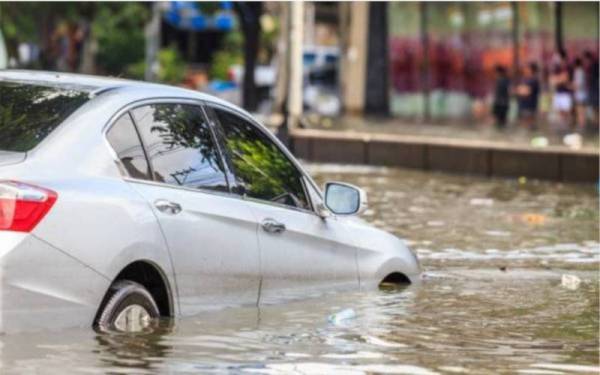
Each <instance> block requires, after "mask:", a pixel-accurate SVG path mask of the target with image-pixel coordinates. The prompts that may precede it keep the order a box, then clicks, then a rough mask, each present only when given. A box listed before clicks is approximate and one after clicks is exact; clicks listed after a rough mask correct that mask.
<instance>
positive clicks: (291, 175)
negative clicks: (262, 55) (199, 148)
mask: <svg viewBox="0 0 600 375" xmlns="http://www.w3.org/2000/svg"><path fill="white" fill-rule="evenodd" d="M209 116H214V120H215V122H218V123H219V124H220V127H219V128H218V129H219V139H220V140H221V142H222V143H223V146H222V148H223V150H224V151H225V153H226V158H225V159H226V160H227V162H228V164H229V165H230V169H231V171H232V172H233V173H234V174H235V180H234V185H235V186H234V191H235V192H236V193H238V194H240V195H241V196H243V197H244V199H245V201H246V202H247V203H248V205H249V206H250V207H251V208H252V211H253V212H254V214H255V216H256V218H257V220H258V223H259V225H260V229H259V231H258V237H259V244H260V250H261V269H262V276H263V280H262V288H261V302H267V303H269V302H275V301H277V300H278V299H282V298H284V299H285V298H294V297H300V296H306V295H308V294H310V293H312V292H315V291H319V290H323V289H331V288H357V287H358V272H357V265H356V248H355V247H354V244H353V243H352V242H351V240H350V238H349V236H347V235H346V232H345V227H344V226H343V224H342V223H341V222H338V221H337V220H335V218H333V219H330V220H323V219H322V218H321V217H319V216H318V215H316V214H315V212H314V210H313V209H312V203H311V199H310V197H309V194H307V191H306V186H305V181H304V178H303V174H302V172H301V171H300V170H299V169H298V168H297V166H296V165H295V164H294V163H293V162H292V161H291V159H290V158H289V157H288V156H287V155H286V154H285V153H284V152H283V151H282V149H280V147H279V146H278V145H277V144H276V142H274V141H273V139H272V138H271V137H270V136H269V135H267V133H265V132H263V131H262V130H261V129H259V127H258V126H256V125H254V124H253V123H251V122H250V121H249V120H248V119H245V118H244V117H242V116H240V115H238V114H236V113H234V112H231V111H229V110H226V109H224V108H219V107H212V111H211V110H209Z"/></svg>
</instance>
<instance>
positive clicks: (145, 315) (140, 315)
mask: <svg viewBox="0 0 600 375" xmlns="http://www.w3.org/2000/svg"><path fill="white" fill-rule="evenodd" d="M151 319H152V318H151V317H150V313H149V312H148V310H146V308H145V307H143V306H141V305H137V304H134V305H130V306H127V307H126V308H125V309H123V311H121V312H120V313H119V315H117V318H116V319H115V328H116V329H117V330H118V331H122V332H139V331H141V330H143V329H144V328H147V327H148V326H149V325H150V321H151Z"/></svg>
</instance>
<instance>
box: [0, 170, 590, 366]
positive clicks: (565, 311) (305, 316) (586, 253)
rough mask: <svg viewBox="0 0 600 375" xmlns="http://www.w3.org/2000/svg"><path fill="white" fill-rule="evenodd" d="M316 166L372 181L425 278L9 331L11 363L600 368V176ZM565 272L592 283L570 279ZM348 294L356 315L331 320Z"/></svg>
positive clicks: (322, 176) (372, 213) (6, 359)
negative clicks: (178, 313) (154, 320)
mask: <svg viewBox="0 0 600 375" xmlns="http://www.w3.org/2000/svg"><path fill="white" fill-rule="evenodd" d="M310 169H311V171H312V172H313V174H314V175H315V176H316V178H317V180H319V181H321V182H322V181H324V180H329V179H335V180H344V181H348V182H351V183H355V184H357V185H360V186H363V187H365V188H366V189H367V190H368V192H369V198H370V202H371V205H370V207H371V209H370V210H369V211H367V212H366V213H365V218H366V219H367V220H368V221H371V222H373V223H374V224H375V225H378V226H380V227H383V228H385V229H387V230H390V231H393V232H395V233H396V234H398V235H400V236H402V237H403V238H405V239H406V240H407V241H408V242H409V244H410V245H411V246H412V247H413V248H414V249H416V250H417V252H418V254H419V256H420V258H421V262H422V264H423V266H424V268H425V278H424V281H423V283H422V284H420V285H413V286H409V287H408V288H406V289H403V290H399V291H377V292H369V293H341V294H332V295H327V296H324V297H322V298H318V299H311V300H305V301H298V302H293V303H288V304H285V305H278V306H267V307H262V308H260V309H257V308H235V309H228V310H225V311H221V312H211V313H206V314H202V315H200V316H198V317H195V318H191V319H185V320H182V321H178V322H175V323H173V322H165V324H163V327H162V328H161V330H160V331H159V332H154V333H152V334H147V335H135V336H128V335H96V334H95V333H94V332H93V331H91V330H67V331H62V332H60V333H57V332H47V333H37V334H27V335H9V336H3V337H0V344H1V347H0V352H1V357H0V358H2V364H1V366H2V367H1V368H0V372H1V373H3V374H5V373H65V372H87V373H107V372H111V373H128V374H129V373H211V372H219V373H221V372H226V373H261V374H280V373H281V374H288V373H298V374H329V373H344V374H355V373H356V374H362V373H369V374H370V373H394V374H432V373H472V374H482V373H523V374H563V373H564V374H566V373H569V374H570V373H592V374H598V373H599V372H600V369H599V368H598V358H599V353H598V340H599V333H598V331H599V319H598V313H599V298H598V295H599V287H598V281H599V275H598V266H599V264H600V244H599V238H598V195H597V190H596V188H595V187H594V186H574V185H557V184H551V183H540V182H526V183H524V184H521V183H518V182H517V181H509V180H486V179H476V178H472V179H471V178H465V177H453V176H447V175H442V174H428V173H422V172H412V171H406V170H394V169H384V168H360V167H352V168H340V167H334V166H316V165H315V166H311V167H310ZM563 274H569V275H576V276H578V277H579V278H580V279H582V284H581V285H580V286H579V287H578V288H577V289H576V290H570V289H567V288H565V287H563V286H561V276H562V275H563ZM346 308H352V309H354V311H355V312H356V317H355V318H354V319H350V320H347V321H344V322H343V323H338V324H332V323H329V322H328V320H327V317H328V315H330V314H332V313H335V312H338V311H340V310H342V309H346Z"/></svg>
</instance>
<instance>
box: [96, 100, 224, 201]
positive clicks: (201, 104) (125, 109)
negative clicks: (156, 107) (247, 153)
mask: <svg viewBox="0 0 600 375" xmlns="http://www.w3.org/2000/svg"><path fill="white" fill-rule="evenodd" d="M153 104H180V105H193V106H196V107H199V110H200V113H201V114H202V116H203V117H204V120H205V121H207V124H208V126H209V132H210V134H211V139H212V141H213V143H215V145H217V148H218V149H219V146H218V141H217V139H216V135H215V132H214V129H213V127H212V125H211V123H210V121H209V120H210V119H209V118H207V116H206V112H205V111H204V102H203V101H202V100H195V99H189V98H152V99H143V100H138V101H135V102H131V103H129V104H127V105H125V106H123V107H122V108H121V109H119V110H118V111H117V112H115V114H114V115H113V116H111V118H110V119H109V120H108V122H107V124H106V125H104V126H103V128H102V137H103V138H104V143H105V144H106V146H107V147H108V149H109V152H110V155H111V156H112V157H113V161H114V162H115V163H116V165H117V167H118V169H119V172H120V174H121V178H122V179H123V180H124V181H130V182H137V183H148V184H151V185H157V186H162V187H170V188H179V189H183V190H186V191H196V192H202V193H209V194H216V195H220V196H223V195H229V194H233V193H232V192H231V185H230V183H229V177H228V176H227V173H225V182H226V184H227V191H225V192H223V191H218V190H213V189H207V188H190V187H187V186H182V185H180V186H178V185H173V184H169V183H166V182H160V181H156V180H155V178H154V167H153V166H152V161H151V160H150V159H149V158H148V152H147V150H146V145H145V143H144V140H143V139H142V136H141V134H140V132H139V129H138V124H137V121H136V119H135V116H133V114H132V113H131V111H133V110H134V109H136V108H140V107H144V106H149V105H153ZM125 114H128V115H129V116H130V118H131V120H132V121H133V124H134V127H135V131H136V133H137V135H138V138H139V140H140V143H141V145H142V148H143V149H144V156H145V157H146V162H147V163H148V166H149V168H150V170H151V173H152V175H151V179H150V180H145V179H141V178H135V177H131V176H130V175H129V174H128V173H123V172H124V171H125V172H126V170H125V169H124V166H123V163H122V162H121V160H120V159H119V155H118V154H117V152H116V151H115V150H114V148H113V147H112V145H111V144H110V142H109V141H108V133H109V132H110V129H112V127H113V126H114V125H115V124H116V123H117V121H118V120H119V119H120V118H121V117H122V116H123V115H125ZM218 156H219V161H220V162H221V163H222V164H223V166H224V167H225V168H227V171H229V168H228V167H227V163H226V162H225V160H224V159H223V155H222V154H221V152H220V151H218Z"/></svg>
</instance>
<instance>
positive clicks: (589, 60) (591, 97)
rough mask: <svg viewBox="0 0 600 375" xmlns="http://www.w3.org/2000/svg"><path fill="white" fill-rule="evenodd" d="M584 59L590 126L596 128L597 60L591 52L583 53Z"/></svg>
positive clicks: (597, 100)
mask: <svg viewBox="0 0 600 375" xmlns="http://www.w3.org/2000/svg"><path fill="white" fill-rule="evenodd" d="M583 56H584V59H585V61H586V64H585V65H586V67H587V69H586V70H587V84H588V87H587V105H588V108H589V109H590V112H591V114H592V124H594V126H595V127H596V128H598V103H599V101H600V100H599V95H600V93H599V91H600V87H599V86H600V85H599V82H598V81H599V79H598V75H599V74H600V71H599V70H600V69H599V67H598V59H597V58H596V57H595V56H594V54H593V53H592V52H591V51H585V52H584V54H583Z"/></svg>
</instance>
